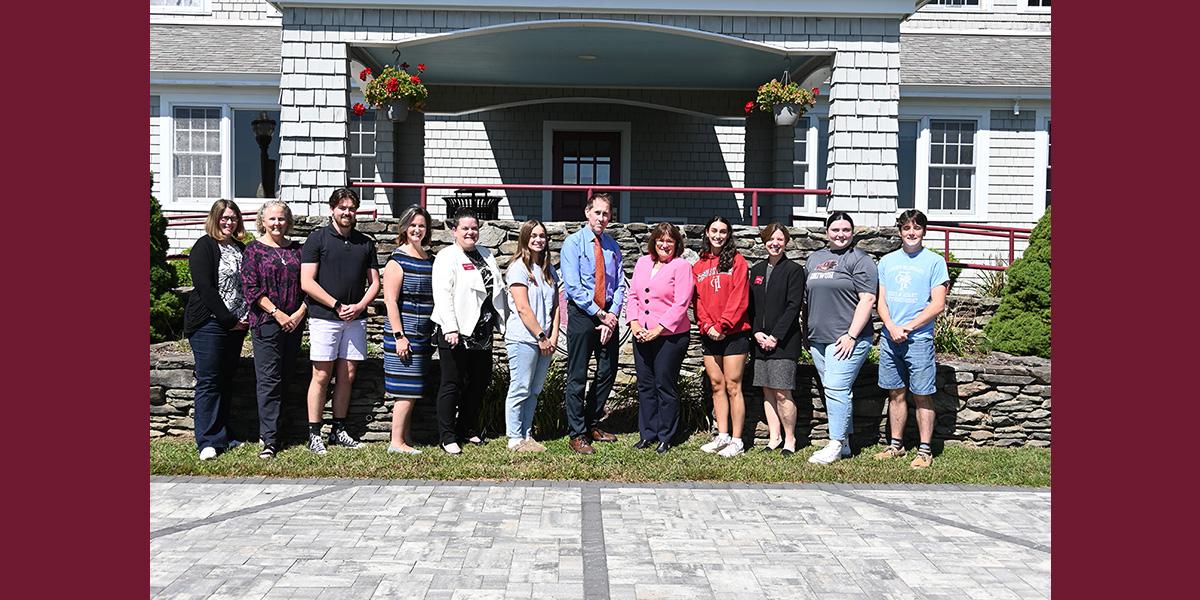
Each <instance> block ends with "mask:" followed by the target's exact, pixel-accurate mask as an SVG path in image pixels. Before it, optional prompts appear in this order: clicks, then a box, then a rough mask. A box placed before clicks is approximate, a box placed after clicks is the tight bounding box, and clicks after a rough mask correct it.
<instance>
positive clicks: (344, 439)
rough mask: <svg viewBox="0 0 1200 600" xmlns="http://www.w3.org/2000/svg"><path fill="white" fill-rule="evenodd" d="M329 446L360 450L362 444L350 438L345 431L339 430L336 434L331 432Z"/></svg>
mask: <svg viewBox="0 0 1200 600" xmlns="http://www.w3.org/2000/svg"><path fill="white" fill-rule="evenodd" d="M329 445H330V446H342V447H344V448H350V449H354V448H358V447H359V446H361V445H362V444H361V443H359V441H358V440H356V439H354V438H352V437H350V434H348V433H346V430H345V429H339V430H337V431H336V432H333V431H331V432H329Z"/></svg>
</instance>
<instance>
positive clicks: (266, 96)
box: [150, 88, 282, 213]
mask: <svg viewBox="0 0 1200 600" xmlns="http://www.w3.org/2000/svg"><path fill="white" fill-rule="evenodd" d="M150 93H151V95H156V96H158V97H159V117H158V118H159V131H160V132H161V136H160V138H161V139H160V144H159V151H160V152H161V154H160V156H159V169H160V175H161V176H162V178H163V182H162V193H161V194H160V196H159V199H160V201H161V202H162V205H163V208H164V210H182V211H189V212H190V211H207V210H208V209H209V208H211V207H212V200H204V199H186V200H177V199H176V198H175V107H177V106H178V107H211V108H220V110H221V197H222V198H232V197H233V136H232V134H233V131H232V130H233V111H235V110H252V111H253V110H258V111H261V110H268V111H276V110H279V111H281V110H282V109H281V108H280V106H279V96H278V93H279V92H278V91H276V90H264V91H261V92H260V91H249V90H245V91H243V90H229V91H228V92H224V93H220V94H215V93H212V92H211V91H195V90H171V89H157V88H156V89H151V92H150ZM280 120H281V121H282V119H280ZM279 134H280V128H278V127H277V128H276V130H275V135H279ZM281 158H282V157H281ZM233 199H234V201H236V202H237V203H238V207H239V208H241V209H242V212H243V213H249V212H251V211H252V210H258V207H259V205H261V204H262V201H263V200H264V199H263V198H233Z"/></svg>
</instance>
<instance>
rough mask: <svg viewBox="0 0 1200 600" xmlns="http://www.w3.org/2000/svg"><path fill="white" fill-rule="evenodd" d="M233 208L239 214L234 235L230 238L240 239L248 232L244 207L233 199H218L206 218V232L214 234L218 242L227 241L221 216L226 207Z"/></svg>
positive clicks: (213, 236)
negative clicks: (244, 218)
mask: <svg viewBox="0 0 1200 600" xmlns="http://www.w3.org/2000/svg"><path fill="white" fill-rule="evenodd" d="M227 208H232V209H233V212H234V214H236V215H237V225H236V226H234V228H233V235H231V236H229V239H233V240H236V239H239V238H241V237H242V235H244V234H245V233H246V224H245V223H243V222H242V209H240V208H238V205H237V203H236V202H234V201H233V200H225V199H223V198H222V199H221V200H217V201H216V202H213V205H212V208H211V209H210V210H209V211H208V218H207V219H205V220H204V233H207V234H208V235H210V236H212V238H213V239H214V240H217V241H218V242H224V241H225V235H224V234H222V233H221V216H222V215H224V214H225V209H227Z"/></svg>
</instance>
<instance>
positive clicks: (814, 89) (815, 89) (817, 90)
mask: <svg viewBox="0 0 1200 600" xmlns="http://www.w3.org/2000/svg"><path fill="white" fill-rule="evenodd" d="M820 93H821V89H820V88H813V95H814V96H816V95H817V94H820Z"/></svg>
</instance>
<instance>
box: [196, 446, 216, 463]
mask: <svg viewBox="0 0 1200 600" xmlns="http://www.w3.org/2000/svg"><path fill="white" fill-rule="evenodd" d="M216 457H217V449H216V448H213V447H212V446H205V447H204V448H203V449H201V450H200V460H212V459H214V458H216Z"/></svg>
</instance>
